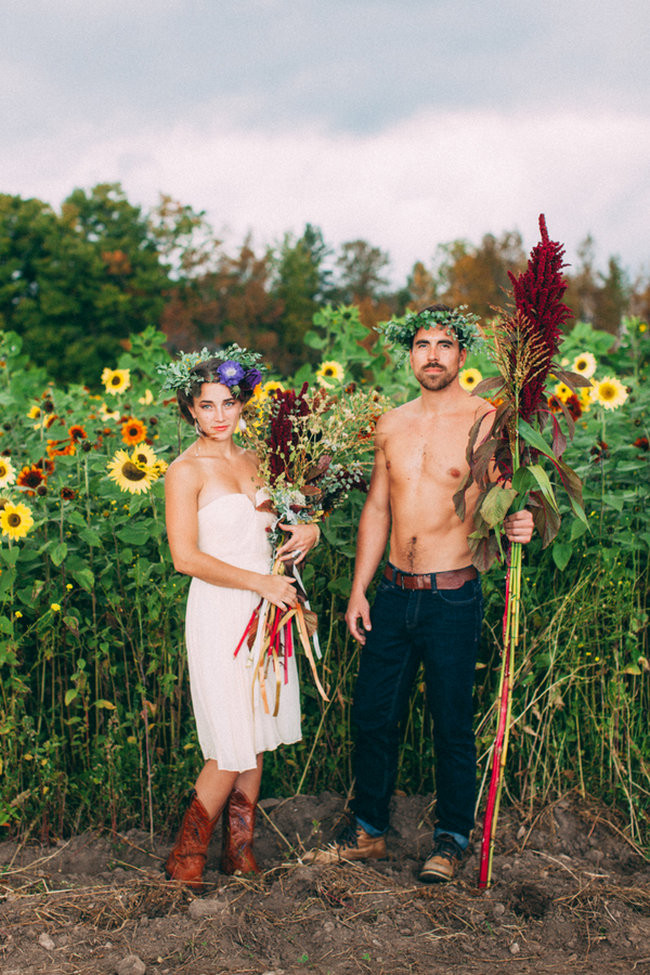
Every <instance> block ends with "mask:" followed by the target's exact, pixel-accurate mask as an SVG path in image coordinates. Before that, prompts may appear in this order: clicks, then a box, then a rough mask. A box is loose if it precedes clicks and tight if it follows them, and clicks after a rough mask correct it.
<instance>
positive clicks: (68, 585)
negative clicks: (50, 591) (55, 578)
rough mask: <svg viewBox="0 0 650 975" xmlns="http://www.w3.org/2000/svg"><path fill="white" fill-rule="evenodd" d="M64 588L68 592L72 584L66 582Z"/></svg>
mask: <svg viewBox="0 0 650 975" xmlns="http://www.w3.org/2000/svg"><path fill="white" fill-rule="evenodd" d="M65 588H66V589H67V590H68V592H70V590H71V589H72V583H71V582H66V584H65Z"/></svg>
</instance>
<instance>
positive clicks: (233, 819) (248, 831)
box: [221, 789, 260, 874]
mask: <svg viewBox="0 0 650 975" xmlns="http://www.w3.org/2000/svg"><path fill="white" fill-rule="evenodd" d="M255 809H256V803H254V802H251V801H250V799H248V798H247V797H246V796H245V795H244V793H243V792H240V791H239V789H233V791H232V792H231V793H230V796H229V798H228V802H227V803H226V808H225V809H224V811H223V849H222V852H221V869H222V871H223V872H224V873H227V874H233V873H236V872H238V873H259V872H260V868H259V867H258V865H257V863H256V861H255V854H254V853H253V831H254V829H255Z"/></svg>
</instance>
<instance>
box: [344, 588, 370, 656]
mask: <svg viewBox="0 0 650 975" xmlns="http://www.w3.org/2000/svg"><path fill="white" fill-rule="evenodd" d="M359 621H361V626H360V625H359ZM345 622H346V623H347V624H348V630H349V631H350V633H351V634H352V636H353V637H354V639H355V640H358V642H359V643H360V644H361V645H362V646H363V644H364V643H365V642H366V637H365V631H366V630H371V629H372V626H371V625H370V604H369V602H368V600H367V599H366V597H365V595H364V594H363V593H360V594H359V595H356V594H355V593H354V592H353V593H351V594H350V602H349V603H348V609H347V612H346V614H345Z"/></svg>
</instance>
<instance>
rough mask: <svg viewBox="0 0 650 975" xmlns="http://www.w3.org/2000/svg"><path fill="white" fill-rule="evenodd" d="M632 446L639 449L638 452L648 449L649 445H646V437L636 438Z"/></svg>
mask: <svg viewBox="0 0 650 975" xmlns="http://www.w3.org/2000/svg"><path fill="white" fill-rule="evenodd" d="M634 446H635V447H639V449H640V450H647V449H648V446H649V444H648V438H647V437H637V438H636V440H635V441H634Z"/></svg>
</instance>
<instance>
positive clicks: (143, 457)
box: [131, 443, 158, 467]
mask: <svg viewBox="0 0 650 975" xmlns="http://www.w3.org/2000/svg"><path fill="white" fill-rule="evenodd" d="M131 460H132V461H133V463H134V464H137V465H138V467H153V466H154V465H155V464H156V463H157V462H158V458H157V457H156V455H155V453H154V451H153V448H152V447H150V446H149V444H148V443H141V444H138V446H137V447H136V448H135V450H134V451H133V453H132V454H131Z"/></svg>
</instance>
